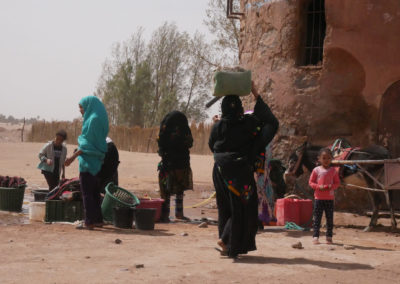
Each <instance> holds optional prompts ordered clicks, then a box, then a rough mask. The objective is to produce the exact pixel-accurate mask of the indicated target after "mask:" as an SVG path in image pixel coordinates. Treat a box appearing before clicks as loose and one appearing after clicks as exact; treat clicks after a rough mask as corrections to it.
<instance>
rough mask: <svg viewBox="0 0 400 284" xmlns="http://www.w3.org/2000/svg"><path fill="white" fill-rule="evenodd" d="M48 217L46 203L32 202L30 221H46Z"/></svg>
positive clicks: (30, 205)
mask: <svg viewBox="0 0 400 284" xmlns="http://www.w3.org/2000/svg"><path fill="white" fill-rule="evenodd" d="M45 216H46V202H31V203H30V204H29V220H32V221H39V222H42V221H44V218H45Z"/></svg>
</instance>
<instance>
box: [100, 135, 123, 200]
mask: <svg viewBox="0 0 400 284" xmlns="http://www.w3.org/2000/svg"><path fill="white" fill-rule="evenodd" d="M119 163H120V162H119V153H118V149H117V147H116V146H115V144H114V142H112V141H110V142H107V153H106V155H105V157H104V162H103V165H102V167H101V170H100V172H99V173H98V174H97V176H98V177H99V179H100V188H101V193H105V188H106V186H107V184H109V183H110V182H113V183H114V184H115V185H118V165H119Z"/></svg>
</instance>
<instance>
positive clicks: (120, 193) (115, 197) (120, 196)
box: [101, 182, 140, 221]
mask: <svg viewBox="0 0 400 284" xmlns="http://www.w3.org/2000/svg"><path fill="white" fill-rule="evenodd" d="M139 204H140V201H139V199H138V198H137V197H136V196H135V195H134V194H133V193H131V192H129V191H127V190H126V189H123V188H121V187H118V186H116V185H115V184H114V183H112V182H110V183H109V184H107V186H106V195H105V196H104V199H103V203H102V204H101V213H102V214H103V219H104V220H106V221H113V208H114V207H136V206H137V205H139Z"/></svg>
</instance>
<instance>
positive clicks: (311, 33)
mask: <svg viewBox="0 0 400 284" xmlns="http://www.w3.org/2000/svg"><path fill="white" fill-rule="evenodd" d="M306 13H307V17H306V19H307V22H306V24H307V28H306V33H305V36H306V40H305V48H304V55H303V56H304V57H303V58H304V59H303V65H319V64H321V63H322V56H323V51H324V39H325V33H326V21H325V1H324V0H311V1H310V3H309V4H308V7H307V12H306Z"/></svg>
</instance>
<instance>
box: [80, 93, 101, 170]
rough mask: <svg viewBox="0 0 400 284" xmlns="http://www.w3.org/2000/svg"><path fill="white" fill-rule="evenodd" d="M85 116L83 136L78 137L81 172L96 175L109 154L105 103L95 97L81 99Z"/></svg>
mask: <svg viewBox="0 0 400 284" xmlns="http://www.w3.org/2000/svg"><path fill="white" fill-rule="evenodd" d="M79 104H80V105H81V106H82V108H83V110H84V111H85V113H84V114H83V124H82V134H81V135H80V136H79V137H78V145H79V150H81V151H82V154H81V155H80V156H79V158H78V159H79V171H80V172H89V173H91V174H92V175H96V174H97V173H98V172H99V171H100V168H101V165H102V164H103V160H104V156H105V153H106V152H107V143H106V137H107V134H108V116H107V111H106V109H105V107H104V105H103V103H102V102H101V101H100V100H99V98H97V97H95V96H87V97H84V98H83V99H81V101H80V102H79Z"/></svg>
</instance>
